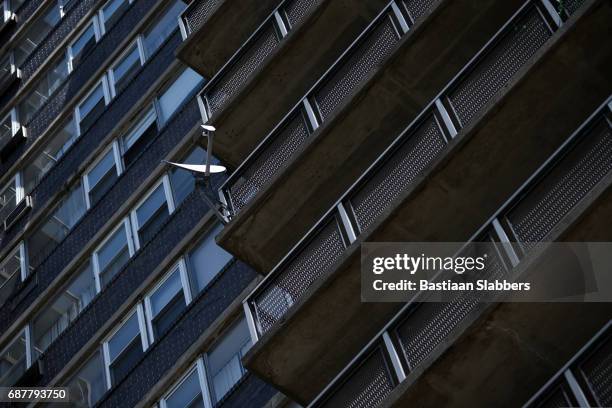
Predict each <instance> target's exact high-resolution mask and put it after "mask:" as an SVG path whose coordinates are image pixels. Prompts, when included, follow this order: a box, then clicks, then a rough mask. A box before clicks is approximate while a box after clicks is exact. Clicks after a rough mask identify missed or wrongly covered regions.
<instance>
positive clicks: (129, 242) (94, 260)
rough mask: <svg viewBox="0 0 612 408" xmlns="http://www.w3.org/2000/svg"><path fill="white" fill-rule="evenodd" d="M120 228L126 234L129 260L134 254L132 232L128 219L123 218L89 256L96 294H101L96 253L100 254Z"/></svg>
mask: <svg viewBox="0 0 612 408" xmlns="http://www.w3.org/2000/svg"><path fill="white" fill-rule="evenodd" d="M121 228H124V231H125V234H126V238H127V245H128V253H129V255H130V258H132V257H133V256H134V253H135V252H136V251H135V250H134V241H133V239H132V231H131V228H130V222H129V220H128V218H127V217H125V218H123V219H122V220H121V222H120V223H119V225H117V226H116V227H115V228H113V229H112V230H111V231H110V232H109V233H108V234H106V236H105V237H104V240H102V242H100V244H99V245H98V246H97V247H96V249H94V250H93V252H92V254H91V265H92V268H93V271H94V282H95V286H96V294H98V293H100V292H102V285H101V280H100V264H99V259H98V252H100V249H102V247H103V246H104V245H106V244H107V243H108V241H109V240H110V239H111V238H112V237H113V235H115V233H116V232H117V231H119V230H120V229H121Z"/></svg>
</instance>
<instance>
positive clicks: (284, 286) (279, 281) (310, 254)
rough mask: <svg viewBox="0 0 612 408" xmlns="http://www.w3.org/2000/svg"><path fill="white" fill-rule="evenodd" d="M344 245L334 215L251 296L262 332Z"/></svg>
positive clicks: (315, 278) (319, 273)
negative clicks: (266, 284) (293, 256)
mask: <svg viewBox="0 0 612 408" xmlns="http://www.w3.org/2000/svg"><path fill="white" fill-rule="evenodd" d="M344 249H345V245H344V241H343V239H342V235H341V233H340V229H339V225H338V221H337V219H336V217H331V218H330V220H329V221H328V222H327V224H325V225H324V226H323V227H322V228H321V229H320V230H318V232H316V233H315V234H314V235H313V237H312V239H311V240H310V241H309V242H308V243H307V244H306V245H305V246H304V247H303V248H302V250H300V251H299V252H298V253H297V254H296V256H295V258H293V259H292V260H290V261H289V262H288V263H287V264H286V265H284V266H283V268H282V270H281V271H280V273H278V274H277V275H275V276H273V277H272V280H271V282H270V284H269V285H268V286H267V287H265V289H263V290H262V291H261V292H259V293H257V294H256V295H255V296H254V298H253V299H252V301H251V302H252V303H251V306H252V307H253V309H254V312H255V316H256V319H257V323H258V330H259V331H260V334H263V333H265V332H267V331H268V330H269V329H270V327H272V325H274V324H275V323H276V322H277V321H279V320H280V319H281V318H282V317H283V316H284V315H285V313H286V312H287V310H288V308H289V307H291V305H292V304H293V303H295V302H296V301H297V300H298V299H300V297H302V295H303V294H304V293H305V292H306V290H307V289H308V288H309V287H310V286H311V285H312V284H313V282H315V281H316V280H317V279H319V277H320V276H321V275H322V274H323V273H325V271H327V269H328V268H329V267H331V266H332V265H333V264H334V263H335V262H336V261H337V260H338V258H339V257H340V255H341V254H342V253H343V251H344Z"/></svg>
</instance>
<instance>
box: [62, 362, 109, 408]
mask: <svg viewBox="0 0 612 408" xmlns="http://www.w3.org/2000/svg"><path fill="white" fill-rule="evenodd" d="M67 387H68V389H69V394H70V403H71V404H74V406H76V407H79V408H85V407H93V406H94V405H95V403H96V402H98V400H100V397H102V395H104V392H106V381H105V379H104V364H103V361H102V354H101V353H100V352H99V351H98V352H96V353H95V354H94V355H93V356H92V357H91V358H90V359H89V360H88V361H87V362H86V363H85V364H84V365H83V366H82V367H81V369H80V370H79V371H78V372H77V374H76V375H75V376H74V377H72V379H71V380H70V381H68V384H67Z"/></svg>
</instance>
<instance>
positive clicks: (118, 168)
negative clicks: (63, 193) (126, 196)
mask: <svg viewBox="0 0 612 408" xmlns="http://www.w3.org/2000/svg"><path fill="white" fill-rule="evenodd" d="M111 149H113V161H114V162H115V163H114V164H115V165H114V167H115V172H116V173H117V177H120V176H121V174H122V173H123V162H122V160H121V152H120V151H119V145H118V143H117V141H116V140H113V142H112V145H111V146H110V147H107V148H106V149H104V150H103V151H102V153H101V154H100V155H99V159H98V160H96V161H95V162H93V163H92V164H91V165H90V166H89V167H87V170H85V172H84V173H83V176H82V180H83V191H84V192H85V204H86V206H87V210H89V209H91V200H90V199H89V193H90V191H91V186H90V185H89V173H91V171H92V170H93V169H94V167H96V166H97V165H98V164H99V163H100V161H101V160H102V158H104V156H106V155H107V154H108V153H109V152H110V150H111Z"/></svg>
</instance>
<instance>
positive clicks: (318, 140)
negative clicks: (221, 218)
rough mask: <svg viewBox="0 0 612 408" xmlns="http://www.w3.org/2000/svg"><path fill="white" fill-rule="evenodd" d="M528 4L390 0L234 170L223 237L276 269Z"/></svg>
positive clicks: (255, 262)
mask: <svg viewBox="0 0 612 408" xmlns="http://www.w3.org/2000/svg"><path fill="white" fill-rule="evenodd" d="M521 3H522V2H521V1H519V0H516V1H515V0H512V1H507V2H502V3H500V2H494V1H485V2H482V1H474V0H459V1H449V0H444V1H441V2H430V1H427V0H419V1H394V2H391V3H390V4H389V5H388V6H387V7H386V8H384V10H383V11H382V12H381V13H379V15H378V16H377V17H375V18H374V19H373V20H372V21H371V22H370V24H369V25H368V27H367V28H366V29H365V30H364V31H363V32H362V33H361V34H360V35H359V37H358V38H357V39H356V40H355V41H354V42H353V43H352V44H351V45H350V47H349V48H348V49H347V50H346V51H345V52H344V53H343V54H342V55H341V56H340V58H339V59H337V60H336V62H335V63H334V64H333V65H332V66H331V67H330V68H329V69H328V70H327V71H326V72H325V74H324V75H323V76H322V77H320V78H319V80H318V81H317V82H316V84H315V85H314V86H312V87H311V88H310V90H309V91H308V92H307V93H306V94H305V95H302V97H301V99H300V100H298V103H297V104H296V105H294V106H293V109H291V110H290V111H289V112H288V113H287V114H286V115H285V116H284V118H283V119H282V120H281V121H280V122H278V123H277V124H276V126H275V127H274V129H273V130H272V131H270V133H269V134H268V136H266V137H265V139H263V141H262V142H261V143H260V144H259V145H258V146H257V148H256V149H255V150H254V152H253V153H252V154H251V155H250V156H249V157H248V158H247V159H246V160H245V161H244V162H243V163H242V164H241V165H240V166H239V167H238V168H237V169H236V171H235V172H234V173H233V174H232V175H231V177H230V179H229V180H228V182H227V183H226V184H225V185H224V187H223V188H222V196H223V198H224V199H225V201H226V202H227V203H228V205H229V207H230V210H231V216H232V218H233V220H232V222H231V223H230V224H229V225H228V226H227V228H225V230H224V231H223V233H222V234H221V235H220V236H219V243H220V245H222V246H223V247H224V248H226V249H227V250H229V251H230V252H232V253H234V254H236V255H237V256H238V257H239V258H241V259H243V260H245V261H246V262H247V263H249V264H250V265H252V266H254V267H255V268H256V269H257V270H259V271H260V272H267V271H269V270H270V269H271V268H272V267H273V266H274V265H275V264H276V263H277V262H278V261H279V260H280V258H281V257H282V255H283V254H285V253H287V251H288V250H289V249H290V248H291V245H293V244H294V243H295V242H297V241H298V240H299V238H300V236H301V235H303V233H304V232H305V231H306V230H307V229H308V227H309V226H311V225H312V224H313V223H314V222H316V220H317V219H318V218H320V216H321V215H322V214H323V213H324V212H325V210H326V209H327V208H329V206H330V205H331V204H333V202H334V201H335V200H336V198H337V197H338V196H339V195H341V194H342V192H343V191H345V190H346V189H347V188H348V187H349V186H350V184H351V183H352V182H353V181H354V180H355V179H356V178H357V177H358V176H359V175H360V174H361V173H362V172H363V171H364V170H365V169H366V168H367V166H368V165H369V163H371V162H372V161H374V160H375V159H376V157H377V156H378V155H379V154H380V153H381V152H382V151H383V150H384V148H385V147H386V146H388V144H389V143H390V142H391V141H392V139H393V137H395V135H397V133H398V132H400V131H401V129H403V128H404V127H405V126H406V125H407V124H408V123H410V122H411V121H412V120H413V119H414V118H415V117H416V116H417V114H418V113H419V112H420V111H421V109H422V108H423V107H424V106H426V105H427V103H428V102H429V101H430V100H431V99H432V98H433V97H435V95H436V94H437V93H438V92H439V91H440V89H442V87H443V86H444V85H445V84H446V83H447V82H448V81H449V80H450V79H451V78H452V77H453V76H454V75H455V74H456V73H457V72H458V71H459V70H460V69H461V67H463V66H464V65H465V64H466V63H467V62H468V61H469V59H470V58H471V57H472V56H473V55H474V54H475V53H476V52H477V51H478V50H479V49H480V48H481V47H482V46H483V45H484V44H485V43H486V42H487V40H488V39H489V38H491V36H493V34H495V32H496V31H497V30H498V29H499V27H500V26H502V25H503V23H504V22H505V21H507V20H508V19H509V18H510V17H511V16H512V14H513V13H514V12H515V11H516V10H517V9H518V8H519V6H520V4H521ZM459 44H460V45H459ZM288 52H289V51H288ZM267 99H269V98H267ZM267 99H265V100H267ZM259 111H261V109H258V110H256V112H259ZM349 135H350V136H349ZM242 136H243V134H242V133H241V134H240V137H242ZM219 144H220V143H219ZM296 191H299V192H300V194H295V192H296Z"/></svg>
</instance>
